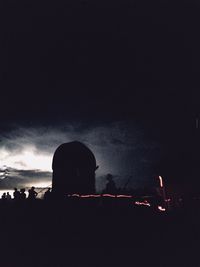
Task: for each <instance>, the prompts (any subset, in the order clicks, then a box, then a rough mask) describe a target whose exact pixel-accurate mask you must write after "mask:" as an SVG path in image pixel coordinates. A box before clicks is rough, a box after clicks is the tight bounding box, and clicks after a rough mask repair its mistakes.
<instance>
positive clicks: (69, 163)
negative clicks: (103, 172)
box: [52, 141, 98, 198]
mask: <svg viewBox="0 0 200 267" xmlns="http://www.w3.org/2000/svg"><path fill="white" fill-rule="evenodd" d="M97 168H98V167H97V166H96V159H95V156H94V154H93V153H92V151H91V150H90V149H89V148H88V147H87V146H85V145H84V144H82V143H80V142H78V141H74V142H69V143H64V144H62V145H60V146H59V147H58V148H57V149H56V151H55V153H54V156H53V162H52V169H53V179H52V194H53V196H54V197H57V198H63V197H65V196H67V195H68V194H74V193H78V194H90V193H95V171H96V169H97Z"/></svg>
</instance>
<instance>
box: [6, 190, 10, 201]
mask: <svg viewBox="0 0 200 267" xmlns="http://www.w3.org/2000/svg"><path fill="white" fill-rule="evenodd" d="M6 199H7V200H11V195H10V194H9V192H7V194H6Z"/></svg>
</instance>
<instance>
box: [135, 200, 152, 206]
mask: <svg viewBox="0 0 200 267" xmlns="http://www.w3.org/2000/svg"><path fill="white" fill-rule="evenodd" d="M135 205H138V206H148V207H150V206H151V205H150V203H149V202H148V201H146V200H145V201H143V202H141V201H136V202H135Z"/></svg>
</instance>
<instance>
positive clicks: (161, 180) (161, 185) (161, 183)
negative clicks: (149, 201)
mask: <svg viewBox="0 0 200 267" xmlns="http://www.w3.org/2000/svg"><path fill="white" fill-rule="evenodd" d="M158 178H159V180H160V187H163V179H162V177H161V176H159V177H158Z"/></svg>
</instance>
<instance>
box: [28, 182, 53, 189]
mask: <svg viewBox="0 0 200 267" xmlns="http://www.w3.org/2000/svg"><path fill="white" fill-rule="evenodd" d="M31 186H34V187H36V188H37V187H38V188H47V187H51V186H52V185H51V183H49V182H39V183H32V184H31Z"/></svg>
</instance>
